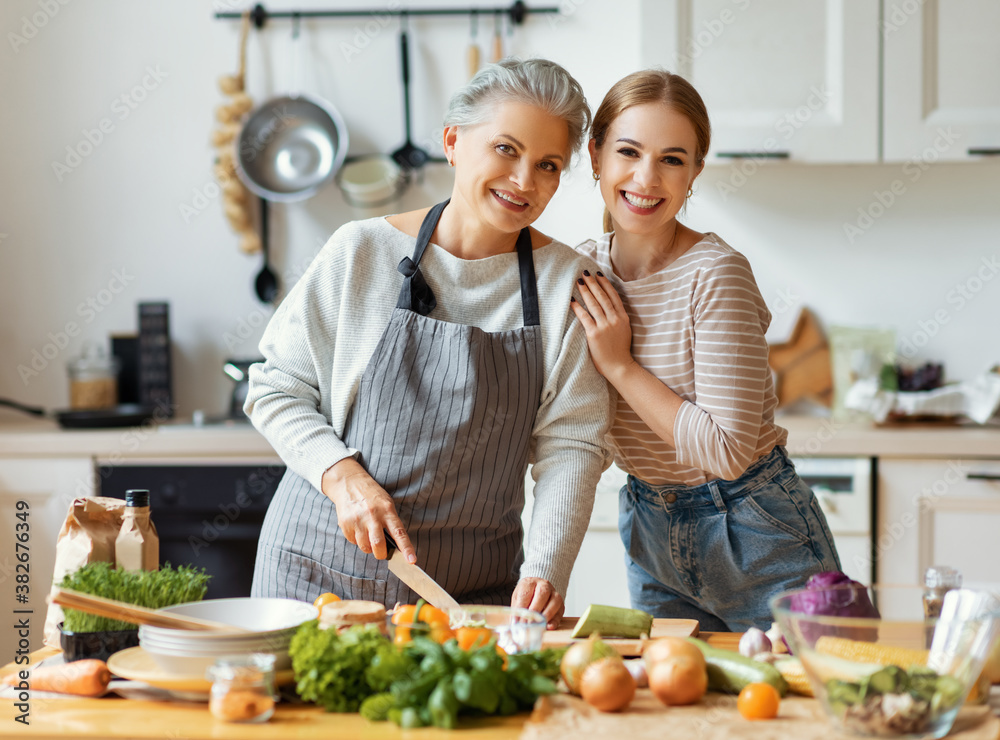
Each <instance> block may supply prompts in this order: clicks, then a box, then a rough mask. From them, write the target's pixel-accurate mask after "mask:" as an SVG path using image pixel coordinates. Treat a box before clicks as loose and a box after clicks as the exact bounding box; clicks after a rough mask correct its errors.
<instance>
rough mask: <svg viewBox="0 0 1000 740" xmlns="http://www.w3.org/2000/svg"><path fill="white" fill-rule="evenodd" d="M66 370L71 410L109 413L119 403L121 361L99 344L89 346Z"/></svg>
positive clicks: (68, 364)
mask: <svg viewBox="0 0 1000 740" xmlns="http://www.w3.org/2000/svg"><path fill="white" fill-rule="evenodd" d="M66 369H67V371H68V372H69V406H70V408H71V409H73V410H85V409H109V408H111V407H113V406H114V405H115V404H117V403H118V361H117V360H116V359H115V358H114V357H109V356H108V355H107V354H105V352H104V350H102V349H101V348H100V347H99V346H97V345H96V344H88V345H86V346H85V347H84V351H83V354H81V355H80V356H79V357H77V358H76V359H74V360H70V362H69V363H67V366H66Z"/></svg>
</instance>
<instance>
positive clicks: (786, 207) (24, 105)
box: [0, 0, 1000, 418]
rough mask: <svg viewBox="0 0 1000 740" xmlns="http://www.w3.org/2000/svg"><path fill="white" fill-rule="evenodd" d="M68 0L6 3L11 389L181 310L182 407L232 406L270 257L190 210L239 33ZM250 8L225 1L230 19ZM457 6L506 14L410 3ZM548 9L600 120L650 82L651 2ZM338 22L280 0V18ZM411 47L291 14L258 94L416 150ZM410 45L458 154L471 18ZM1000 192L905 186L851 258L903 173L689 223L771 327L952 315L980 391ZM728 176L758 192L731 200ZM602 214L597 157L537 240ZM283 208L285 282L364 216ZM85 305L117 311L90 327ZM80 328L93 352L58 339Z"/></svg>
mask: <svg viewBox="0 0 1000 740" xmlns="http://www.w3.org/2000/svg"><path fill="white" fill-rule="evenodd" d="M62 2H64V3H65V4H60V2H59V0H5V2H3V3H2V4H0V31H2V34H3V39H2V40H0V134H2V146H0V195H2V198H0V314H2V315H3V320H2V322H0V396H6V397H14V398H17V399H19V400H22V401H26V402H32V403H36V404H40V405H44V406H46V407H50V408H53V407H63V406H65V405H66V404H67V401H68V392H67V383H66V376H65V369H64V368H65V363H66V361H67V360H68V359H69V358H70V357H72V356H73V355H75V354H76V353H77V352H78V351H79V349H80V347H81V343H82V341H83V340H84V339H94V340H99V341H105V340H106V337H107V336H108V335H109V334H111V333H128V332H132V331H134V330H135V328H136V327H135V312H136V308H135V305H136V303H137V302H138V301H140V300H157V299H166V300H168V301H170V304H171V321H172V327H171V329H172V334H173V339H174V344H175V347H174V365H175V392H176V395H177V399H178V402H179V404H180V410H179V411H180V413H181V414H182V415H188V414H190V413H191V411H192V410H194V409H196V408H201V409H204V410H205V411H206V412H207V413H208V414H210V415H211V414H218V413H221V412H222V411H224V409H225V403H226V395H227V393H228V390H229V381H228V380H227V379H226V378H225V377H224V376H223V375H222V373H221V365H222V361H223V359H224V358H226V357H229V356H236V357H246V356H254V355H255V354H256V343H257V340H258V339H259V336H260V332H261V326H262V324H263V323H264V322H265V321H266V319H267V317H268V316H269V315H270V309H269V308H266V307H261V305H260V304H259V303H258V302H257V301H256V298H255V297H254V295H253V292H252V284H253V278H254V275H255V274H256V273H257V271H258V269H259V266H260V259H259V257H247V256H245V255H243V254H241V253H240V252H239V251H238V249H237V238H236V236H235V234H233V232H232V231H231V230H230V229H229V227H228V224H227V223H226V221H225V219H224V218H223V216H222V212H221V206H220V203H219V200H218V199H217V198H214V199H209V201H208V202H207V204H205V206H204V208H203V209H202V210H200V212H199V213H198V215H196V216H193V217H192V216H190V215H189V216H188V218H187V219H185V217H184V216H183V215H182V211H181V207H182V206H185V205H186V206H192V205H197V204H196V203H195V195H196V191H203V190H204V188H205V187H206V186H209V185H210V184H211V183H212V175H211V165H212V154H213V152H212V150H211V148H210V145H209V140H208V137H209V133H210V131H211V130H212V128H213V127H214V117H213V113H214V108H215V106H216V105H218V104H219V103H220V102H222V101H223V96H222V95H221V93H220V92H219V91H218V89H217V87H216V80H217V78H218V77H219V76H220V75H222V74H228V73H231V72H233V71H235V67H236V60H237V55H236V41H237V36H238V23H237V22H235V21H218V20H215V19H214V18H213V17H212V12H211V9H210V7H209V4H208V3H205V2H199V0H174V1H173V2H167V1H166V0H155V1H154V0H143V1H139V0H101V2H100V3H93V2H86V0H62ZM250 4H251V3H249V2H243V1H242V0H240V1H239V2H237V0H232V1H228V0H226V1H225V2H223V0H217V2H216V3H215V4H214V6H213V7H214V8H218V9H239V8H242V7H244V6H248V5H250ZM447 4H452V5H456V6H458V5H463V6H465V5H469V4H478V5H479V6H481V7H485V6H490V7H492V6H493V5H494V4H495V3H493V2H486V1H485V0H483V1H480V0H464V1H463V0H435V2H434V3H417V2H413V3H412V7H424V6H428V5H433V6H435V7H438V6H442V5H447ZM501 4H504V3H501ZM535 4H540V3H535ZM551 4H554V5H560V6H561V7H563V8H564V9H566V10H567V11H568V13H567V15H565V16H564V17H559V18H548V17H538V16H536V17H532V18H530V19H529V21H528V23H527V24H526V25H525V26H524V27H522V28H518V29H516V30H515V32H514V34H513V36H510V37H506V35H505V38H506V39H507V44H508V51H509V52H511V53H515V54H518V55H521V56H528V55H544V56H548V57H550V58H553V59H555V60H557V61H559V62H561V63H563V64H565V65H566V66H567V67H568V68H569V69H570V70H571V71H572V72H573V73H574V74H575V75H576V76H577V77H578V78H579V79H580V81H581V83H582V84H583V85H584V88H585V89H586V91H587V93H588V97H589V98H590V100H591V103H592V105H593V106H594V107H596V105H597V104H598V103H599V101H600V98H601V97H602V95H603V94H604V92H605V91H606V90H607V89H608V87H609V86H610V85H611V83H612V82H614V80H616V79H618V78H619V77H621V76H622V75H623V74H626V73H627V72H630V71H632V70H634V69H635V68H636V67H637V66H638V63H639V62H638V60H639V59H640V49H639V31H638V29H639V28H640V25H641V23H640V15H639V3H638V2H637V0H562V2H556V1H555V0H553V2H552V3H551ZM338 5H341V4H340V3H337V2H330V0H301V2H292V0H280V1H279V0H275V1H274V2H272V3H269V4H268V7H271V8H273V9H277V8H292V7H295V8H309V7H333V6H338ZM343 5H344V6H349V7H352V8H364V7H369V8H371V9H372V10H373V12H375V13H376V14H377V11H378V10H380V9H382V8H385V7H399V3H397V2H395V0H393V2H388V3H387V2H383V1H381V0H380V1H379V2H372V1H371V0H355V1H353V2H351V3H343ZM46 8H47V9H48V11H46ZM53 11H54V12H53ZM43 20H44V24H43V23H42V22H41V21H43ZM397 30H398V25H397V22H396V21H391V22H388V23H386V24H383V23H380V22H379V21H378V20H377V19H376V18H375V16H373V17H371V18H367V19H365V18H362V19H357V20H341V21H333V20H316V21H306V22H303V24H302V35H301V38H300V40H299V43H298V44H297V46H298V47H299V48H297V49H296V48H295V47H294V46H293V44H292V42H291V24H290V22H289V21H274V22H272V23H271V24H269V25H268V27H267V28H266V29H265V30H264V31H263V32H255V31H252V32H251V39H250V45H249V52H248V74H249V82H248V92H249V93H250V94H251V95H252V96H253V97H254V99H255V101H258V102H260V101H263V100H264V99H266V98H267V97H268V96H270V95H273V94H281V93H284V92H288V91H289V90H290V89H291V88H292V87H294V86H296V83H297V86H298V87H300V88H301V89H302V90H303V91H305V92H310V93H313V94H316V95H319V96H322V97H325V98H327V99H328V100H330V101H331V102H332V103H333V104H334V105H335V106H336V107H337V108H338V109H339V110H340V112H341V113H342V114H343V116H344V118H345V119H346V121H347V125H348V128H349V130H350V136H351V154H361V153H366V152H373V151H382V152H389V151H392V150H393V149H395V148H396V147H398V146H399V145H400V144H401V143H402V140H403V122H402V93H401V89H400V83H399V71H398V54H397V48H398V37H397V35H396V32H397ZM33 31H34V33H33ZM410 31H411V57H412V61H413V65H412V70H411V76H412V94H411V97H412V105H413V121H414V129H415V131H414V138H415V140H416V141H417V143H419V144H420V145H422V146H425V147H427V148H436V149H437V150H438V151H440V148H439V144H438V136H439V130H440V119H441V115H442V113H443V111H444V108H445V104H446V101H447V98H448V96H449V94H450V92H451V91H452V90H454V89H455V88H457V87H458V86H459V85H461V84H462V82H463V81H464V79H465V72H464V69H465V56H466V48H467V45H468V40H469V24H468V21H467V20H464V19H457V18H456V19H446V18H435V19H417V18H413V19H411V20H410ZM491 33H492V19H487V18H482V19H480V23H479V39H480V41H481V44H482V47H483V50H484V56H486V55H487V54H488V50H489V42H490V34H491ZM12 34H14V35H13V36H12ZM29 36H30V38H29ZM362 46H363V48H362ZM355 51H356V53H355ZM296 58H297V59H298V60H299V73H298V78H297V79H296V74H295V73H294V69H295V67H294V65H293V60H294V59H296ZM148 70H154V71H156V72H157V75H158V76H159V80H158V81H156V80H154V78H153V77H150V76H148V75H149V74H150V73H149V71H148ZM144 77H145V78H146V82H147V83H148V84H149V86H150V87H153V85H154V84H155V88H154V89H151V90H150V91H149V92H148V93H147V94H146V96H145V99H143V100H142V101H141V102H138V103H136V104H135V108H134V109H130V110H128V115H127V116H126V115H125V110H126V109H125V108H123V106H122V100H121V96H122V95H131V93H130V91H131V90H132V89H133V88H134V86H135V85H137V84H141V83H142V81H143V79H144ZM102 119H107V123H106V124H105V128H107V129H109V130H108V131H107V132H106V133H105V134H104V135H103V138H102V140H101V141H100V143H99V144H97V145H95V146H93V147H92V152H91V153H89V154H88V156H86V157H83V158H82V160H81V161H80V163H79V164H78V166H75V167H73V168H72V170H71V171H70V172H68V173H66V172H62V173H61V175H57V174H56V172H55V171H54V168H53V163H56V162H61V163H66V158H67V152H66V148H67V146H69V147H74V148H79V147H80V144H81V142H85V141H86V139H85V134H84V133H83V132H84V130H93V129H95V128H97V127H99V125H100V123H101V121H102ZM91 138H96V136H95V135H93V134H92V135H91ZM83 149H84V150H86V145H84V147H83ZM734 173H735V174H734ZM998 175H1000V163H994V162H982V163H975V164H969V165H947V166H945V165H935V166H932V167H930V168H929V169H928V170H927V171H926V172H922V173H921V176H920V177H919V179H917V180H915V181H910V180H909V179H907V180H906V184H907V189H906V192H905V193H904V194H903V195H902V196H900V197H899V199H898V201H897V202H896V203H895V204H894V205H893V206H892V207H891V208H889V209H888V210H887V211H886V213H885V214H884V215H883V216H881V217H880V218H878V219H877V220H876V221H875V222H874V225H873V226H872V227H871V228H870V229H869V230H868V231H867V232H866V233H865V234H864V235H863V236H862V237H861V238H859V239H857V240H856V242H855V243H853V244H852V243H850V242H849V241H848V239H847V238H846V237H845V234H844V230H843V223H844V222H845V221H847V222H854V221H855V220H856V219H857V217H858V214H857V211H856V209H857V208H859V207H860V208H868V207H869V205H870V204H871V203H872V202H873V201H874V199H875V196H874V195H873V193H874V192H875V191H879V190H882V189H885V188H887V187H888V186H889V184H890V183H891V182H892V181H893V180H894V179H896V178H900V177H904V174H902V173H901V172H900V168H899V167H898V166H892V165H885V166H874V165H873V166H864V167H811V168H806V167H795V166H792V165H787V164H781V165H776V166H772V167H768V168H766V169H762V170H760V171H758V172H755V173H753V174H751V176H750V177H749V178H747V180H746V182H745V183H743V181H742V180H741V179H740V176H741V173H738V172H735V171H731V170H729V169H728V168H722V169H713V170H710V171H707V172H706V173H705V174H704V175H703V176H702V178H701V180H700V182H699V185H698V188H697V190H698V193H697V195H696V197H695V198H694V199H693V201H692V205H691V207H690V208H689V212H688V222H689V223H690V224H691V225H692V226H694V227H695V228H699V229H710V230H713V231H716V232H717V233H719V234H720V235H722V236H723V237H724V238H725V239H727V240H728V241H729V242H730V243H731V244H733V245H734V246H735V247H737V248H739V249H741V250H743V251H744V252H745V253H746V254H747V255H748V257H749V258H750V260H751V262H752V264H753V266H754V269H755V272H756V274H757V276H758V279H759V281H760V284H761V288H762V291H763V294H764V297H765V298H766V299H767V300H768V302H769V304H770V305H771V306H772V309H773V310H774V311H775V314H776V326H777V325H780V324H781V321H782V320H783V319H785V320H786V323H787V317H789V316H791V315H792V314H793V313H794V311H788V310H782V309H784V308H785V304H786V303H788V302H791V303H793V304H798V303H804V304H807V305H809V306H811V307H813V308H814V309H816V311H817V312H818V313H819V315H820V317H821V318H822V319H823V320H824V321H825V322H826V323H828V324H829V323H851V324H884V325H890V326H895V327H896V328H897V330H898V331H899V333H900V336H901V337H904V338H906V337H910V338H913V337H917V338H918V339H919V337H918V332H920V331H921V324H920V322H921V321H923V322H925V326H926V325H927V324H926V322H928V321H932V320H934V316H935V312H937V311H940V310H943V311H944V312H945V315H946V319H947V322H946V323H945V324H944V325H943V326H942V327H941V329H940V331H938V332H937V334H936V336H935V337H934V338H933V339H932V340H931V341H930V343H929V344H928V345H927V347H926V348H925V349H924V350H922V352H921V356H923V355H926V357H928V358H932V359H943V360H945V361H946V362H947V363H948V368H949V371H950V374H951V375H952V376H955V377H968V376H970V375H972V374H975V373H977V372H980V371H982V370H984V369H986V368H987V367H988V366H989V365H990V364H992V363H995V362H997V361H998V360H1000V347H998V331H997V327H996V318H995V317H996V316H997V315H1000V280H992V281H987V282H984V283H982V285H981V286H980V289H979V290H978V291H977V292H975V293H974V295H973V297H972V299H971V300H969V301H967V302H966V305H964V306H962V307H961V308H958V306H957V304H956V303H955V302H954V301H950V300H949V291H951V290H952V289H953V288H954V286H955V285H956V284H958V283H962V284H964V283H966V282H967V281H969V280H970V279H973V278H975V275H976V270H977V268H978V267H979V266H980V265H981V262H980V260H981V258H983V257H992V258H994V259H995V258H996V257H997V255H998V253H1000V247H998V239H997V232H998V228H997V227H998V225H1000V215H998V213H1000V208H998V195H1000V187H998V184H1000V178H998ZM734 178H735V179H734ZM720 183H736V184H739V185H740V186H739V187H737V188H736V191H735V192H722V191H720V190H719V184H720ZM449 189H450V172H449V170H448V169H447V167H442V166H440V165H435V166H431V167H429V168H428V170H427V173H426V178H425V181H424V182H423V184H422V185H420V186H417V187H414V188H412V189H411V190H410V191H409V192H408V193H407V195H406V197H405V198H404V201H403V204H402V208H410V207H417V206H420V205H426V204H428V203H430V202H433V201H436V200H440V199H442V198H444V197H446V196H447V194H448V192H449ZM600 212H601V203H600V199H599V196H598V194H597V193H596V191H595V189H594V188H593V186H592V183H591V181H590V177H589V167H587V164H586V162H585V161H584V162H581V166H580V167H578V169H577V170H576V171H575V172H573V173H571V174H570V175H568V176H567V177H566V178H565V180H564V183H563V186H562V187H561V189H560V192H559V193H558V194H557V196H556V198H555V199H554V200H553V202H552V204H551V206H550V207H549V210H548V211H547V212H546V214H545V216H543V218H542V220H541V221H540V223H539V226H540V228H542V229H543V230H545V231H547V232H549V233H551V234H552V235H554V236H557V237H558V238H561V239H562V240H563V241H567V242H570V243H574V242H576V241H579V240H580V239H582V238H584V237H586V236H590V235H593V234H594V233H596V232H597V231H598V230H599V228H600ZM271 213H272V219H271V220H272V228H271V232H272V252H273V254H274V259H275V261H276V262H277V265H278V268H279V269H280V271H281V272H282V274H283V279H284V282H285V284H286V285H288V284H290V283H291V282H292V281H294V279H295V278H297V277H298V276H299V275H301V273H302V271H303V270H304V269H305V267H306V266H307V265H308V263H309V261H310V259H311V258H312V256H313V255H314V254H315V253H316V251H317V250H318V248H319V247H320V246H321V245H322V243H323V242H324V241H325V240H326V238H327V237H328V236H329V234H330V233H331V232H332V231H333V230H334V229H336V228H337V227H338V226H339V225H340V224H341V223H343V222H344V221H346V220H349V219H350V218H351V217H352V214H351V211H350V209H349V208H348V207H347V206H346V205H345V204H344V202H343V200H342V198H341V195H340V192H339V190H338V189H337V188H336V186H333V185H331V186H329V187H327V188H325V189H324V190H322V191H321V192H320V193H319V194H318V195H317V196H316V197H314V198H313V199H311V200H309V201H306V202H304V203H299V204H293V205H287V206H282V205H275V206H273V207H272V209H271ZM116 273H117V274H118V276H119V277H118V278H116ZM122 277H124V280H122ZM112 291H118V292H112ZM788 296H791V300H790V301H789V298H788ZM952 297H953V296H952ZM89 300H91V301H96V305H97V306H98V307H99V308H100V309H101V310H100V311H99V312H96V311H91V310H88V309H87V308H86V304H87V301H89ZM941 315H942V314H940V313H939V316H941ZM71 327H72V328H73V329H75V330H76V333H77V336H75V337H71V338H70V341H69V342H68V344H67V346H65V347H59V346H57V345H58V344H59V341H58V340H59V337H60V335H61V334H62V333H64V332H67V331H68V330H69V329H70V328H71ZM50 335H51V336H50ZM53 337H55V339H53ZM36 352H37V353H38V355H37V356H36V354H35V353H36ZM44 355H48V357H46V358H45V359H44V360H43V359H42V356H44ZM921 356H918V357H917V358H916V359H920V357H921ZM33 361H34V363H35V364H34V368H35V373H36V374H33V375H30V376H29V377H27V378H22V371H19V366H21V367H26V368H32V363H33ZM0 413H3V414H4V417H3V418H7V416H6V414H7V412H0Z"/></svg>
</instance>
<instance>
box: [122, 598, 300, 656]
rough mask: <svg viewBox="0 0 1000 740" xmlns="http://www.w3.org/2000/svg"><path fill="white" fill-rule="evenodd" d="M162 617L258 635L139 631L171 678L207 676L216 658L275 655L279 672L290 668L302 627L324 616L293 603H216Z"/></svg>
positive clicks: (147, 648)
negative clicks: (215, 624) (225, 626)
mask: <svg viewBox="0 0 1000 740" xmlns="http://www.w3.org/2000/svg"><path fill="white" fill-rule="evenodd" d="M161 611H165V612H171V613H174V614H183V615H186V616H192V617H199V618H201V619H210V620H213V621H216V622H221V623H223V624H231V625H233V626H235V627H242V628H244V629H248V630H253V632H251V633H244V632H241V633H232V634H220V633H218V632H210V631H204V632H203V631H198V630H178V629H164V628H162V627H150V626H148V625H143V626H141V627H139V645H140V646H142V648H143V650H145V651H146V652H147V653H149V655H150V657H151V658H152V659H153V660H154V661H156V664H157V665H158V666H159V667H160V668H161V669H163V670H164V671H166V672H168V673H174V674H185V675H193V674H197V675H202V674H203V673H204V671H205V670H206V669H207V668H208V667H209V666H210V665H212V664H213V663H215V660H216V659H217V658H220V657H223V656H226V655H246V654H249V653H273V654H274V656H275V658H276V663H275V669H276V670H283V669H286V668H289V667H290V666H291V659H290V658H289V657H288V645H289V643H290V642H291V640H292V637H293V636H294V634H295V631H296V629H297V628H298V626H299V625H300V624H302V623H303V622H307V621H309V620H310V619H315V618H316V617H317V616H318V613H319V610H318V609H316V607H314V606H313V605H312V604H308V603H306V602H304V601H295V600H294V599H253V598H234V599H211V600H209V601H196V602H191V603H188V604H177V605H175V606H171V607H166V608H165V609H162V610H161Z"/></svg>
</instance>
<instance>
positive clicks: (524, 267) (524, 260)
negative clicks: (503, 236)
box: [517, 226, 541, 326]
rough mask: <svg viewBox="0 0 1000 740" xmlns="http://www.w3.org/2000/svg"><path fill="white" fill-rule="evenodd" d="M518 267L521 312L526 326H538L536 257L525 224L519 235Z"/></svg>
mask: <svg viewBox="0 0 1000 740" xmlns="http://www.w3.org/2000/svg"><path fill="white" fill-rule="evenodd" d="M517 267H518V270H519V271H520V273H521V312H522V313H523V315H524V325H525V326H538V325H539V324H540V323H541V319H540V318H539V314H538V284H537V283H536V282H535V258H534V255H533V254H532V250H531V231H530V230H529V229H528V227H527V226H525V227H524V228H523V229H521V233H520V234H518V235H517Z"/></svg>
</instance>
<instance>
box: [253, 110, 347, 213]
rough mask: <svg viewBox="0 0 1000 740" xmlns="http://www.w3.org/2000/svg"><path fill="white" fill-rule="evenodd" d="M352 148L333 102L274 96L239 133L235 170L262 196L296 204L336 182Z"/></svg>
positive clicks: (254, 191)
mask: <svg viewBox="0 0 1000 740" xmlns="http://www.w3.org/2000/svg"><path fill="white" fill-rule="evenodd" d="M347 148H348V138H347V126H346V125H345V124H344V120H343V118H341V116H340V113H338V112H337V110H336V109H335V108H334V107H333V106H332V105H330V104H329V103H328V102H326V101H325V100H321V99H320V98H316V97H313V96H310V95H304V94H300V95H297V96H294V97H293V96H282V97H277V98H272V99H271V100H269V101H267V102H266V103H264V104H263V105H261V106H260V107H258V108H257V109H256V110H255V111H254V112H253V113H251V114H250V117H249V118H248V119H247V121H246V123H244V124H243V128H242V129H241V130H240V136H239V141H238V147H237V155H236V172H237V175H238V176H239V178H240V180H242V181H243V183H244V184H245V185H246V186H247V188H248V189H249V190H250V191H251V192H253V193H255V194H256V195H259V196H260V197H261V198H266V199H267V200H271V201H277V202H280V203H293V202H295V201H300V200H305V199H306V198H309V197H311V196H312V195H314V194H315V193H316V191H317V190H319V189H320V188H321V187H322V186H323V185H325V184H327V183H328V182H330V180H332V179H333V177H334V175H336V174H337V171H338V170H339V169H340V167H341V165H342V164H343V163H344V157H345V156H347Z"/></svg>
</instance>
